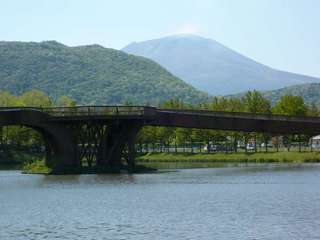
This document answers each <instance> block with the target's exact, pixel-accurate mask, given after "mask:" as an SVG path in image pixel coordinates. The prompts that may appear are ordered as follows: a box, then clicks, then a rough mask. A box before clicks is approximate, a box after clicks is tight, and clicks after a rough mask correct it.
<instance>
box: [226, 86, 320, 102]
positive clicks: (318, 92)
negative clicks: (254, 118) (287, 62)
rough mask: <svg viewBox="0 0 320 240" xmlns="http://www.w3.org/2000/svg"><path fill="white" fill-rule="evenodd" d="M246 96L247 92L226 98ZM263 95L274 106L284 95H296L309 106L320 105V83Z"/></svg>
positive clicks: (277, 90)
mask: <svg viewBox="0 0 320 240" xmlns="http://www.w3.org/2000/svg"><path fill="white" fill-rule="evenodd" d="M245 94H246V92H242V93H238V94H233V95H226V97H232V98H240V97H243V96H244V95H245ZM262 94H263V95H264V96H265V97H266V98H268V99H269V100H270V101H271V103H272V104H275V103H276V102H277V101H279V100H280V98H281V97H282V96H284V95H294V96H301V97H303V99H304V101H305V103H307V104H309V105H311V104H316V105H320V83H306V84H299V85H294V86H290V87H284V88H280V89H276V90H271V91H264V92H262Z"/></svg>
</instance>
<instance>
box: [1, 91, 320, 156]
mask: <svg viewBox="0 0 320 240" xmlns="http://www.w3.org/2000/svg"><path fill="white" fill-rule="evenodd" d="M76 105H77V102H76V101H75V100H73V99H72V98H70V97H68V96H61V97H60V98H58V99H57V100H56V101H54V100H53V99H52V98H51V97H49V96H48V95H46V94H45V93H44V92H41V91H39V90H32V91H28V92H25V93H24V94H22V95H19V96H15V95H12V94H10V93H9V92H0V107H10V106H21V107H23V106H29V107H30V106H31V107H51V106H76ZM157 107H159V108H174V109H201V110H212V111H229V112H250V113H268V114H270V113H273V114H283V115H288V116H318V115H319V109H318V107H317V106H316V105H314V104H313V105H310V106H308V105H306V104H305V103H304V100H303V98H302V97H300V96H293V95H284V96H283V97H282V98H281V99H280V100H279V101H278V102H277V103H276V104H275V105H271V103H270V101H269V100H268V99H267V98H265V97H264V96H263V95H262V94H261V93H260V92H258V91H251V92H247V93H246V94H245V95H244V96H243V97H242V98H224V97H216V98H213V99H212V101H210V102H205V103H201V104H190V103H184V102H183V101H181V100H179V99H172V100H169V101H167V102H165V103H163V104H161V105H158V106H157ZM271 137H272V136H271V135H269V134H255V133H241V132H230V131H228V132H227V131H217V130H200V129H184V128H168V127H144V128H143V129H142V130H141V131H140V133H139V135H138V138H137V148H138V149H139V148H140V150H141V149H142V148H143V149H144V150H148V149H150V150H153V151H154V150H155V149H157V151H166V149H168V148H169V147H170V146H171V147H172V146H173V148H178V146H187V145H189V146H193V145H196V144H198V145H199V146H203V145H205V144H209V143H210V142H214V143H219V142H220V143H221V142H222V143H223V144H224V146H229V148H230V149H232V150H233V151H237V146H238V142H239V141H241V142H244V143H247V142H248V141H250V140H252V139H254V140H255V141H258V142H268V141H270V139H271ZM285 137H286V138H285V141H287V142H294V141H300V142H301V141H308V138H309V137H310V136H285ZM42 146H43V144H42V139H41V136H40V135H39V134H38V133H37V132H35V131H34V130H32V129H29V128H26V127H21V126H10V127H2V128H0V153H1V154H4V152H6V153H8V154H10V151H4V150H6V149H5V148H7V150H8V149H13V150H14V149H27V150H28V151H29V152H41V151H43V147H42ZM13 152H14V151H13ZM11 154H12V152H11ZM6 157H9V158H10V157H11V158H14V157H13V156H6ZM2 158H3V157H2Z"/></svg>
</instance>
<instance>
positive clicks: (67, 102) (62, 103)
mask: <svg viewBox="0 0 320 240" xmlns="http://www.w3.org/2000/svg"><path fill="white" fill-rule="evenodd" d="M76 105H77V102H76V101H75V100H74V99H72V98H70V97H68V96H61V97H60V98H59V100H58V106H59V107H75V106H76Z"/></svg>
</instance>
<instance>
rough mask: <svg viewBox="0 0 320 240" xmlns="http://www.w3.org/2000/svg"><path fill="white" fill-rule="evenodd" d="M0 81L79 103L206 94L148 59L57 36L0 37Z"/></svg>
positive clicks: (18, 90) (17, 90)
mask: <svg viewBox="0 0 320 240" xmlns="http://www.w3.org/2000/svg"><path fill="white" fill-rule="evenodd" d="M0 84H1V90H6V91H10V92H11V93H13V94H16V95H20V94H23V93H24V92H26V91H29V90H33V89H39V90H41V91H43V92H45V93H47V94H48V95H49V96H50V97H52V98H53V99H54V100H57V98H59V96H62V95H68V96H69V97H72V98H73V99H75V100H76V101H77V102H78V103H79V104H103V105H106V104H109V105H110V104H120V103H123V102H125V101H127V102H131V103H133V104H147V103H149V104H158V103H163V102H165V101H166V100H167V99H170V98H172V97H173V96H174V97H178V98H179V99H181V100H183V101H184V102H188V103H199V102H202V101H205V100H207V99H208V96H207V94H205V93H203V92H200V91H198V90H196V89H195V88H193V87H192V86H190V85H188V84H187V83H185V82H183V81H182V80H181V79H179V78H177V77H175V76H173V75H172V74H171V73H169V72H168V71H167V70H165V69H164V68H163V67H161V66H160V65H159V64H157V63H155V62H153V61H152V60H149V59H146V58H143V57H137V56H133V55H130V54H127V53H124V52H122V51H118V50H114V49H108V48H104V47H102V46H99V45H90V46H80V47H68V46H65V45H63V44H60V43H58V42H55V41H47V42H41V43H35V42H0Z"/></svg>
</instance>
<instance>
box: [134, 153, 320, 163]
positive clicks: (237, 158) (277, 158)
mask: <svg viewBox="0 0 320 240" xmlns="http://www.w3.org/2000/svg"><path fill="white" fill-rule="evenodd" d="M138 161H140V162H195V163H196V162H216V163H219V162H226V163H232V162H234V163H241V162H243V163H280V162H286V163H302V162H320V153H319V152H304V153H299V152H272V153H271V152H270V153H229V154H224V153H216V154H206V153H201V154H192V153H149V154H146V155H143V156H140V157H139V158H138Z"/></svg>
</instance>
